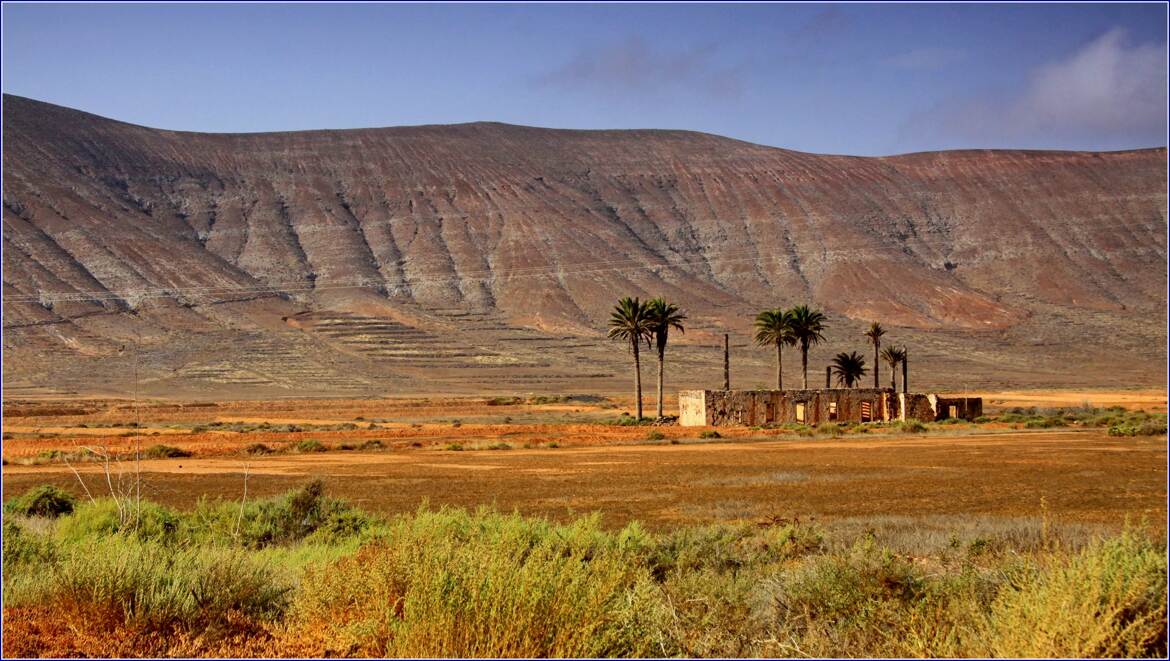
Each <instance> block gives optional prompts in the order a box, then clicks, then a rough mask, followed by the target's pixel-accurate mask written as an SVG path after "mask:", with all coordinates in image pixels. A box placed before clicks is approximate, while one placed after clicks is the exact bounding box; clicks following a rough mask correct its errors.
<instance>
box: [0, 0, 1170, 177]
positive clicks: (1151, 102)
mask: <svg viewBox="0 0 1170 661" xmlns="http://www.w3.org/2000/svg"><path fill="white" fill-rule="evenodd" d="M1166 12H1167V6H1166V5H1164V4H1161V3H1157V4H1126V5H1123V4H1064V5H1055V4H1022V5H889V4H866V5H862V4H848V5H844V4H843V5H817V4H800V5H760V4H752V5H746V4H735V5H733V4H708V5H664V4H656V5H617V4H588V5H585V4H573V5H568V4H558V5H547V4H500V5H468V4H461V5H406V4H395V5H371V4H365V5H336V4H329V5H323V4H284V5H255V4H236V5H199V4H181V5H179V4H172V5H142V4H94V5H48V4H32V3H30V4H13V3H5V4H4V6H3V16H2V18H3V67H2V68H3V71H2V81H3V90H4V92H5V93H8V94H17V95H21V96H26V97H30V98H34V99H38V100H42V101H48V102H51V103H56V104H59V105H64V106H68V107H71V108H77V109H80V110H85V111H88V112H92V113H96V114H99V115H103V116H106V117H112V118H115V119H120V120H123V121H127V122H132V123H135V124H142V125H146V126H153V127H158V128H166V129H174V130H188V131H210V132H253V131H283V130H298V129H319V128H359V127H374V126H398V125H410V124H449V123H460V122H472V121H499V122H508V123H513V124H525V125H532V126H546V127H556V128H579V129H597V128H664V129H689V130H695V131H705V132H709V133H716V134H719V135H724V136H729V137H733V138H738V139H741V140H747V141H750V142H755V143H760V144H766V145H772V146H776V147H785V148H789V149H798V150H802V151H811V152H820V153H838V154H856V155H882V154H895V153H905V152H913V151H926V150H936V149H955V148H1031V149H1087V150H1113V149H1129V148H1137V147H1151V146H1164V145H1166V143H1167V139H1166V112H1167V101H1166V98H1167V97H1166V94H1167V89H1166V76H1167V69H1166V54H1167V13H1166Z"/></svg>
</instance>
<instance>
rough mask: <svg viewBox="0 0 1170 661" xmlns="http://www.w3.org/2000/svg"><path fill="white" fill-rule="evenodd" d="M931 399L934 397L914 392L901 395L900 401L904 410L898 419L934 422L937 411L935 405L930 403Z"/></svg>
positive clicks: (899, 396) (899, 395)
mask: <svg viewBox="0 0 1170 661" xmlns="http://www.w3.org/2000/svg"><path fill="white" fill-rule="evenodd" d="M931 397H933V395H923V394H921V393H914V392H911V393H905V392H904V393H899V394H898V400H899V402H900V404H901V407H902V409H901V413H900V415H899V416H898V417H899V418H900V419H902V420H918V421H921V422H933V421H934V416H935V410H934V404H933V403H932V402H931V401H930V398H931Z"/></svg>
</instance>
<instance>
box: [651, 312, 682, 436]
mask: <svg viewBox="0 0 1170 661" xmlns="http://www.w3.org/2000/svg"><path fill="white" fill-rule="evenodd" d="M686 319H687V316H686V315H685V314H683V312H682V310H680V309H679V307H678V306H677V305H675V304H674V303H667V302H666V301H665V300H663V299H662V298H655V299H651V300H649V301H646V320H647V322H648V323H649V324H650V333H651V334H652V335H653V336H654V345H655V348H657V349H658V417H659V418H661V417H662V379H663V364H664V363H665V362H666V339H667V336H668V335H669V334H670V329H671V328H674V329H677V330H678V332H680V333H685V332H686V329H684V328H683V325H682V322H684V321H686Z"/></svg>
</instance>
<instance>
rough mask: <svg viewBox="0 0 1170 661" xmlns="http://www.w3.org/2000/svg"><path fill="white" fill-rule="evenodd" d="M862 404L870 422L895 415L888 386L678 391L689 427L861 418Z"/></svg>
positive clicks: (681, 421)
mask: <svg viewBox="0 0 1170 661" xmlns="http://www.w3.org/2000/svg"><path fill="white" fill-rule="evenodd" d="M866 404H868V408H869V412H868V416H867V417H868V419H869V420H871V421H877V420H890V419H893V418H895V417H896V416H897V412H898V409H897V404H896V402H895V400H894V395H893V391H892V390H890V389H889V388H850V389H845V388H829V389H819V390H706V391H683V392H680V393H679V424H681V425H683V426H688V427H689V426H698V425H743V426H757V425H769V424H784V423H791V422H800V423H804V424H807V425H817V424H820V423H822V422H860V421H862V420H863V417H865V416H863V413H864V409H865V408H866V407H865V405H866ZM834 405H835V406H836V411H835V413H834V411H833V406H834ZM802 406H803V419H800V417H801V416H799V415H798V413H800V409H801V407H802ZM700 407H701V409H702V414H701V415H700V414H699V410H700Z"/></svg>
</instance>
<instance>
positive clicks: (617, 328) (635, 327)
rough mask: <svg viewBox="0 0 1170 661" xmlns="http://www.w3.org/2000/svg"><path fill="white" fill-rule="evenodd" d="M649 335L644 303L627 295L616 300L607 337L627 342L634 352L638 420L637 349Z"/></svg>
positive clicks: (639, 370)
mask: <svg viewBox="0 0 1170 661" xmlns="http://www.w3.org/2000/svg"><path fill="white" fill-rule="evenodd" d="M650 335H651V333H650V322H649V319H647V317H646V305H645V304H644V303H641V302H639V301H638V299H636V298H630V297H629V296H625V297H623V298H621V299H620V300H618V303H617V305H615V306H614V308H613V312H612V313H611V314H610V315H609V337H610V338H611V339H615V340H623V341H625V342H629V343H630V350H631V351H633V352H634V396H635V399H636V400H637V402H638V420H641V419H642V357H641V352H640V351H639V349H640V345H641V344H642V341H643V340H645V341H646V344H647V345H649V344H650Z"/></svg>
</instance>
